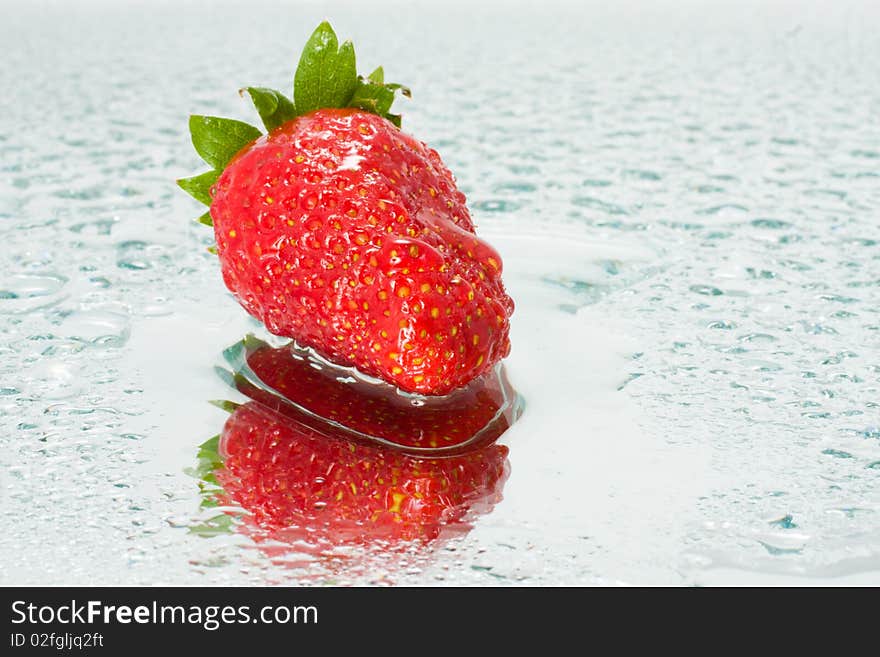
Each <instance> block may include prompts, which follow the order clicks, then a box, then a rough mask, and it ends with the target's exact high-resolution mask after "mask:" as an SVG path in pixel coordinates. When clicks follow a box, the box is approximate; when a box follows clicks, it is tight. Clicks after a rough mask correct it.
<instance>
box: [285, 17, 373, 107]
mask: <svg viewBox="0 0 880 657" xmlns="http://www.w3.org/2000/svg"><path fill="white" fill-rule="evenodd" d="M357 83H358V79H357V68H356V65H355V57H354V46H353V45H352V43H351V41H345V42H343V44H342V45H341V46H340V45H339V41H338V40H337V38H336V33H335V32H334V31H333V28H332V27H330V23H328V22H327V21H324V22H323V23H321V24H320V25H319V26H318V27H317V28H316V29H315V31H314V32H313V33H312V36H311V37H310V38H309V40H308V42H306V46H305V48H303V51H302V55H301V56H300V59H299V66H298V67H297V69H296V74H295V75H294V79H293V98H294V103H295V104H296V110H297V112H299V113H300V114H307V113H308V112H311V111H313V110H316V109H321V108H324V107H345V106H346V105H347V104H348V102H349V101H350V100H351V97H352V95H353V94H354V90H355V88H356V87H357Z"/></svg>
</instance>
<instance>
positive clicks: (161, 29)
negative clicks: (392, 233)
mask: <svg viewBox="0 0 880 657" xmlns="http://www.w3.org/2000/svg"><path fill="white" fill-rule="evenodd" d="M649 4H651V5H652V6H650V7H649V6H648V5H649ZM13 6H15V7H20V8H17V9H14V10H11V11H7V12H6V14H5V15H4V21H2V23H0V37H2V39H3V42H4V43H6V44H9V48H8V53H7V64H6V65H5V66H4V67H3V69H2V70H0V80H2V82H3V87H4V88H5V89H12V90H15V93H14V94H11V95H10V94H7V95H6V96H4V98H3V100H2V103H3V106H2V110H3V111H2V113H0V116H2V119H0V155H2V157H0V221H2V225H3V245H2V247H0V272H2V274H0V354H2V356H3V358H2V359H0V375H2V378H0V491H2V499H3V512H2V514H3V516H2V517H3V522H4V523H5V525H6V527H7V531H4V532H2V533H0V581H2V582H4V583H108V584H125V583H132V584H137V583H172V584H192V583H195V584H199V583H210V584H215V583H216V584H226V583H234V584H248V583H299V582H303V583H315V584H324V583H339V584H347V583H355V584H363V583H366V584H426V583H427V584H440V585H447V584H478V585H479V584H484V583H486V584H526V585H528V584H615V583H655V584H656V583H673V584H688V585H690V584H711V583H754V582H772V583H786V582H809V583H823V582H830V583H838V582H845V583H852V582H858V583H863V582H870V583H878V582H880V520H878V518H880V515H878V512H880V494H878V486H877V477H878V475H880V465H878V463H880V431H878V427H880V410H878V399H880V390H878V388H880V339H878V338H880V321H878V308H880V303H878V301H880V235H878V232H877V222H876V217H877V214H878V210H880V177H878V169H880V128H878V122H877V116H878V108H880V95H878V86H877V84H876V81H877V80H878V79H880V69H878V66H880V64H878V62H880V52H878V48H880V45H878V41H877V39H876V38H875V34H874V30H873V26H874V25H876V24H877V21H878V18H880V17H878V14H877V12H878V9H877V6H876V5H875V4H874V3H868V2H848V3H847V2H845V3H835V4H834V6H831V5H830V4H829V5H828V6H819V5H816V6H812V5H811V6H810V7H809V8H803V7H796V8H793V6H791V5H789V4H788V3H786V2H783V1H782V0H778V1H777V2H772V3H764V2H761V3H758V2H755V3H753V4H752V5H747V6H746V7H745V8H743V7H742V6H741V5H739V4H738V5H737V6H733V5H731V6H730V7H714V8H713V9H712V10H711V11H710V10H709V9H707V8H703V7H702V6H701V4H700V3H686V2H685V3H678V4H675V5H671V6H672V7H673V8H672V9H670V8H669V7H667V6H666V5H664V4H663V3H660V4H659V5H657V4H655V3H645V4H644V5H642V6H639V4H638V3H629V4H626V5H625V6H615V7H603V6H601V5H599V4H596V5H591V4H587V5H582V4H581V3H578V5H577V7H576V8H575V7H570V8H568V9H562V10H559V11H556V10H552V9H551V6H552V3H550V4H549V5H547V6H542V11H541V12H540V13H529V11H528V10H526V9H520V8H516V7H507V8H506V9H504V10H503V11H501V10H498V9H482V10H481V9H475V8H474V7H472V6H468V7H458V8H456V6H450V7H451V8H450V7H444V8H443V11H442V12H441V11H440V10H439V9H438V10H436V11H435V10H431V9H427V8H417V7H415V6H413V7H410V8H408V9H407V10H406V11H402V10H400V11H395V12H376V11H374V10H369V11H368V10H366V9H358V8H356V7H355V8H351V7H348V8H344V9H340V10H336V9H334V8H333V7H332V6H330V5H328V6H326V7H323V6H322V7H321V8H319V7H313V6H307V7H304V8H298V9H293V8H287V9H283V10H278V9H275V10H273V11H272V12H262V13H261V12H260V11H255V10H254V8H253V6H249V7H248V8H247V9H235V8H228V7H224V8H222V9H220V8H217V7H219V6H218V5H213V6H214V7H215V9H214V10H213V11H212V12H205V11H203V8H200V7H195V6H194V7H190V8H183V9H181V8H179V7H177V8H174V9H172V8H171V7H163V6H158V7H157V8H156V9H155V10H154V11H151V12H150V13H149V14H145V13H144V12H140V13H138V11H137V10H133V9H130V8H129V9H112V10H111V9H102V10H100V11H99V10H96V9H93V8H89V6H79V7H77V8H61V7H60V6H54V5H53V9H52V10H51V11H45V10H44V8H43V7H42V6H41V5H40V4H39V3H28V7H30V8H25V3H20V4H19V5H15V4H14V3H13ZM132 11H134V12H135V15H136V16H137V20H133V19H132V14H131V12H132ZM36 17H39V20H36ZM325 17H329V18H330V19H331V20H332V21H333V23H334V26H335V28H336V29H337V32H338V33H339V34H340V35H341V36H343V37H345V36H350V37H351V38H352V39H353V40H354V41H355V43H356V45H357V48H358V52H359V56H360V57H361V58H363V61H364V65H365V67H366V66H368V64H369V63H370V62H377V63H378V62H380V61H381V62H382V63H383V64H384V66H385V69H386V72H387V73H388V75H389V76H391V75H392V72H393V77H394V79H398V80H400V81H402V82H406V83H408V84H409V86H411V87H412V88H413V92H414V97H413V100H412V101H410V102H408V103H406V104H405V106H403V107H402V108H401V109H402V111H403V113H404V128H405V129H406V130H409V131H411V132H412V133H413V134H415V135H417V136H419V137H420V138H422V139H424V140H426V141H427V142H428V143H429V144H430V145H431V146H432V147H434V148H436V149H438V151H439V152H440V153H441V155H442V156H443V159H444V161H445V162H446V164H447V165H448V166H449V167H450V169H452V170H453V171H454V172H455V174H456V176H457V178H458V181H459V186H460V188H461V189H462V191H463V192H464V193H465V194H466V195H467V197H468V204H469V207H470V208H471V212H472V216H473V218H474V221H475V223H476V224H477V226H478V230H479V234H480V235H481V237H483V238H485V239H486V240H487V241H488V242H490V243H491V244H492V246H493V247H495V248H496V249H497V250H498V252H499V253H500V254H501V255H502V257H503V258H504V263H505V273H504V277H505V284H506V285H507V287H508V289H509V291H510V294H511V296H512V297H513V298H514V299H515V301H516V312H515V314H514V316H513V319H512V334H511V341H512V351H511V355H510V357H509V358H508V359H507V361H506V368H507V373H508V375H509V379H510V382H511V383H512V385H513V387H515V389H516V390H517V391H518V392H519V393H520V394H521V395H522V396H523V398H524V399H526V400H527V402H528V405H527V408H526V410H525V412H524V413H523V415H522V417H521V418H520V419H519V420H518V421H517V422H516V423H515V424H513V425H512V426H511V427H510V428H509V429H508V430H507V431H506V432H504V434H503V435H502V436H501V438H500V439H499V441H498V443H497V444H498V445H499V446H504V447H506V448H508V449H509V453H508V455H507V457H506V458H507V461H508V465H509V475H508V477H507V479H506V481H504V484H503V500H502V501H500V502H498V503H494V502H493V504H494V507H493V508H492V509H491V513H486V514H482V515H480V514H479V513H475V514H474V515H473V517H470V518H468V519H467V522H468V524H470V525H471V526H472V528H471V529H470V530H469V531H468V532H466V533H464V532H463V533H461V534H459V535H457V536H452V537H448V538H444V539H443V540H437V541H431V542H429V543H428V545H427V546H426V545H425V543H424V542H423V541H414V542H409V543H407V542H404V543H403V544H402V545H401V546H398V547H396V548H395V550H393V551H389V550H385V549H380V548H378V547H376V546H375V545H374V546H372V547H371V546H370V545H367V544H365V543H363V542H361V543H356V544H347V545H345V546H337V547H334V549H333V556H332V557H330V558H324V557H318V558H316V557H315V556H314V554H311V555H310V554H308V553H307V552H305V551H301V550H294V551H292V552H291V551H290V550H289V544H288V543H285V542H284V541H282V540H276V539H275V538H269V537H267V536H266V535H265V534H262V533H260V532H261V531H262V529H261V530H260V532H256V533H253V532H248V531H244V529H245V528H247V527H249V526H251V525H249V524H248V521H247V518H250V517H251V516H250V515H249V514H247V513H244V514H242V513H241V509H242V508H243V507H244V505H243V504H242V503H240V502H236V501H235V500H231V503H230V505H229V506H228V507H227V506H223V507H221V508H220V510H218V509H217V507H216V506H211V505H210V504H209V505H208V506H203V503H204V501H205V500H206V499H207V498H208V497H210V495H209V493H208V492H207V491H204V492H202V491H200V489H199V482H200V481H201V480H200V479H199V478H198V477H193V476H192V475H191V474H188V473H187V472H186V470H188V469H192V468H196V469H197V467H198V466H197V465H196V463H197V461H198V457H197V454H198V453H199V450H200V448H199V446H200V445H201V444H203V443H204V441H205V440H206V439H207V438H208V437H210V436H212V435H214V434H217V433H218V432H219V431H220V430H221V428H222V427H223V426H224V423H225V422H227V421H228V419H229V417H230V416H229V413H228V412H226V411H224V410H222V409H218V408H216V407H213V406H211V405H209V404H207V403H206V401H205V400H208V399H231V400H232V401H234V402H236V403H240V404H241V403H245V404H246V400H247V398H246V397H245V396H244V395H240V396H235V394H233V395H230V392H231V391H230V388H229V386H228V385H227V383H226V382H224V381H223V380H221V379H220V378H219V377H218V376H217V373H216V372H215V370H214V368H215V366H216V365H218V358H220V354H222V352H223V351H224V349H226V348H227V347H228V346H229V345H230V343H232V342H233V341H235V340H238V339H240V338H241V337H242V336H244V335H246V334H247V333H255V334H256V335H257V336H258V337H260V338H261V339H263V340H266V341H267V342H269V344H270V345H271V347H272V348H273V349H275V348H280V347H282V346H283V342H280V341H277V342H276V341H274V340H273V339H271V337H270V336H268V335H266V334H265V333H262V332H261V327H259V326H256V325H255V324H254V323H253V322H251V321H250V320H249V319H248V318H247V317H246V316H245V314H244V313H243V311H242V310H241V309H240V307H239V306H238V304H237V303H236V302H235V301H234V300H233V299H232V298H231V297H230V296H229V295H228V293H227V292H226V290H225V289H224V287H223V284H222V281H221V280H220V275H219V270H218V265H217V261H216V259H215V258H214V256H212V255H211V254H210V253H208V252H207V251H206V248H207V247H208V246H209V245H210V244H211V241H212V235H211V234H210V230H208V229H206V228H204V227H203V226H199V225H197V224H194V223H191V221H190V218H191V217H192V216H194V213H195V210H197V208H196V207H195V204H194V203H193V202H191V201H190V200H189V199H188V198H187V197H186V196H185V195H184V194H182V193H181V192H179V190H177V189H176V187H175V186H174V184H173V181H174V179H175V178H178V177H180V176H185V175H191V174H193V173H196V172H197V171H198V170H199V169H198V163H197V161H196V156H195V155H194V154H192V150H191V146H190V144H189V143H188V140H187V135H186V116H187V115H188V114H189V113H191V112H201V113H205V114H218V115H224V116H231V117H237V118H241V119H251V118H253V117H252V115H250V114H249V113H248V112H249V110H248V108H247V106H246V103H245V102H244V101H242V100H241V99H239V98H238V96H237V95H236V93H235V90H236V89H237V88H238V87H240V86H244V85H246V84H266V85H269V86H277V87H279V88H287V86H288V85H287V82H286V80H287V76H289V69H290V62H291V58H292V57H293V56H294V55H293V53H295V52H298V49H299V47H300V46H301V44H302V42H303V40H304V39H305V37H306V36H307V35H308V33H309V31H310V30H311V29H312V28H313V27H314V25H316V24H317V23H318V21H319V20H321V19H322V18H325ZM195 24H198V25H200V26H201V27H202V28H203V29H199V30H198V31H194V30H193V29H192V25H195ZM37 26H38V27H39V29H37ZM160 43H161V44H164V45H163V46H162V47H156V44H160ZM451 43H454V44H455V47H450V44H451ZM254 44H259V48H256V49H255V47H254ZM413 44H418V46H417V48H414V47H413ZM267 52H271V53H279V55H278V56H277V57H274V56H272V57H270V56H269V55H267ZM218 53H222V54H218ZM227 53H232V55H230V56H228V57H227V56H226V54H227ZM284 53H289V55H287V56H285V55H284ZM267 66H268V67H269V68H267ZM438 81H440V82H438ZM224 94H226V95H224ZM47 98H51V99H52V101H51V106H52V107H53V108H54V110H53V112H51V113H50V115H48V116H47V115H46V114H45V113H42V112H40V113H37V112H35V109H34V108H36V107H44V106H45V104H46V103H45V99H47ZM224 367H225V368H226V369H228V370H230V371H232V370H234V368H232V367H231V366H229V364H228V363H226V364H225V365H224ZM252 369H253V368H252ZM252 383H253V382H252ZM269 385H270V387H274V386H271V382H269ZM411 435H416V434H411ZM443 435H445V434H443ZM443 435H438V436H436V437H439V438H440V439H442V438H443ZM253 440H257V436H256V435H255V436H253ZM452 442H454V441H452ZM238 444H240V445H246V444H248V443H247V442H244V441H243V442H239V443H238ZM203 456H205V457H206V459H207V460H209V461H210V458H211V457H210V456H209V452H208V453H206V454H203ZM242 467H244V466H242ZM212 471H213V469H212ZM247 471H248V472H250V471H251V470H247ZM242 472H245V470H242ZM261 472H262V474H260V476H261V477H264V480H265V481H271V480H272V474H271V472H269V471H261ZM255 476H256V475H255ZM498 481H501V478H500V477H499V478H498ZM242 499H244V498H242ZM227 501H228V500H227ZM476 506H479V505H476ZM255 508H256V507H255ZM227 510H228V511H230V513H227V512H226V511H227ZM218 516H223V517H229V518H231V519H232V520H231V521H230V522H231V523H232V524H231V525H229V527H226V528H224V527H223V526H221V527H219V529H218V530H217V531H211V527H213V526H214V524H216V522H217V521H216V520H215V519H216V518H217V517H218ZM221 525H223V523H221ZM200 526H201V527H207V529H206V530H205V531H198V528H199V527H200ZM226 529H232V531H226ZM240 529H241V530H240ZM325 553H326V551H325ZM288 557H289V558H288Z"/></svg>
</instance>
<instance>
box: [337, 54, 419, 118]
mask: <svg viewBox="0 0 880 657" xmlns="http://www.w3.org/2000/svg"><path fill="white" fill-rule="evenodd" d="M398 91H399V92H400V93H401V94H402V95H404V96H406V97H407V98H409V97H410V96H411V95H412V93H411V92H410V90H409V88H408V87H404V86H403V85H400V84H394V83H389V84H385V71H384V70H383V69H382V67H381V66H380V67H379V68H377V69H376V70H375V71H373V72H372V73H370V75H368V76H367V79H366V80H364V79H363V78H358V84H357V87H356V88H355V90H354V94H353V95H352V97H351V100H350V101H349V103H348V106H349V107H357V108H358V109H362V110H365V111H367V112H372V113H373V114H378V115H379V116H383V117H385V118H386V119H388V120H389V121H391V122H392V123H393V124H394V125H396V126H397V127H398V128H399V127H400V115H399V114H391V113H389V110H390V109H391V105H392V103H393V102H394V96H395V94H396V93H397V92H398Z"/></svg>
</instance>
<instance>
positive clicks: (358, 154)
mask: <svg viewBox="0 0 880 657" xmlns="http://www.w3.org/2000/svg"><path fill="white" fill-rule="evenodd" d="M384 77H385V76H384V72H383V69H382V68H381V67H379V68H377V69H376V70H375V71H373V72H372V73H371V74H369V75H368V76H366V77H363V76H359V75H358V74H357V72H356V66H355V54H354V47H353V46H352V44H351V42H349V41H346V42H344V43H342V44H339V42H338V40H337V37H336V34H335V33H334V31H333V29H332V28H331V27H330V25H329V24H328V23H326V22H325V23H322V24H321V25H319V26H318V28H317V29H316V30H315V31H314V33H313V34H312V36H311V38H310V39H309V41H308V42H307V44H306V46H305V48H304V50H303V52H302V56H301V58H300V60H299V66H298V68H297V70H296V74H295V76H294V83H293V95H292V97H291V96H287V95H286V94H284V93H282V92H280V91H276V90H273V89H266V88H262V87H247V88H246V89H245V90H244V91H245V92H246V93H247V94H248V95H249V96H250V98H251V100H252V101H253V103H254V105H255V107H256V109H257V112H258V114H259V115H260V118H261V119H262V122H263V125H264V126H265V129H266V131H267V132H266V134H262V133H261V131H260V130H258V129H257V128H255V127H253V126H250V125H248V124H246V123H242V122H240V121H236V120H233V119H226V118H219V117H211V116H192V117H191V118H190V123H189V125H190V131H191V133H192V142H193V145H194V146H195V149H196V151H197V152H198V154H199V155H200V156H201V157H202V158H203V159H204V160H205V162H206V163H207V164H208V166H209V167H210V170H209V171H207V172H205V173H203V174H200V175H197V176H195V177H192V178H186V179H182V180H179V181H178V184H179V185H180V187H182V188H183V189H184V190H185V191H187V192H188V193H189V194H191V195H192V196H193V197H194V198H196V200H198V201H200V202H202V203H204V204H205V205H208V206H210V209H209V211H208V212H206V213H205V214H203V215H202V216H201V218H200V221H202V223H205V224H207V225H211V226H213V229H214V237H215V241H216V252H217V254H218V256H219V260H220V266H221V271H222V275H223V280H224V282H225V283H226V286H227V287H228V288H229V290H230V291H231V292H232V293H233V295H234V296H235V297H236V299H237V300H238V301H239V303H240V304H241V305H242V306H243V307H244V308H245V309H246V310H247V311H248V312H249V313H250V314H251V315H253V316H254V317H256V318H257V319H259V320H260V321H261V322H263V324H265V326H266V327H267V328H268V330H269V331H270V332H272V333H273V334H276V335H280V336H286V337H290V338H293V339H294V340H295V341H296V342H297V343H298V344H299V345H302V346H304V347H309V348H312V349H314V350H315V351H316V352H318V353H319V354H320V355H322V356H323V357H325V358H326V359H328V360H330V361H333V362H335V363H338V364H341V365H346V366H354V367H356V368H357V369H358V370H360V371H361V372H363V373H365V374H368V375H371V376H375V377H378V378H380V379H382V380H384V381H387V382H389V383H391V384H393V385H395V386H397V387H398V388H399V389H400V390H402V391H405V392H410V393H418V394H421V395H434V396H439V395H447V394H449V393H450V392H452V391H454V390H456V389H458V388H461V387H463V386H466V385H467V384H468V383H470V382H471V381H473V380H474V379H476V378H477V377H479V376H480V375H482V374H484V373H486V372H488V371H489V370H490V369H491V368H492V367H493V366H494V365H495V364H496V363H498V361H500V360H501V359H502V358H504V357H505V356H507V354H508V353H509V351H510V340H509V328H510V323H509V320H510V315H511V313H512V312H513V301H512V300H511V298H510V297H509V296H508V294H507V292H506V291H505V288H504V285H503V283H502V280H501V271H502V262H501V257H500V256H499V255H498V253H497V252H496V251H495V250H494V249H493V248H492V247H491V246H490V245H488V244H487V243H486V242H484V241H483V240H481V239H480V238H478V237H477V236H476V234H475V231H474V225H473V222H472V221H471V217H470V214H469V212H468V209H467V207H466V205H465V198H464V195H463V194H462V193H461V192H460V191H459V190H458V189H457V187H456V184H455V180H454V178H453V175H452V173H451V172H450V171H449V169H448V168H447V167H446V166H445V165H444V164H443V162H442V161H441V159H440V156H439V155H438V154H437V152H436V151H435V150H434V149H432V148H430V147H428V146H427V145H425V144H424V143H423V142H421V141H419V140H417V139H415V138H414V137H412V136H410V135H408V134H406V133H404V132H402V131H401V129H400V125H401V119H400V116H399V115H397V114H392V113H391V106H392V104H393V102H394V100H395V97H396V95H397V94H398V93H401V94H403V95H407V96H408V95H409V90H408V89H407V88H405V87H403V86H401V85H398V84H389V83H386V82H385V79H384Z"/></svg>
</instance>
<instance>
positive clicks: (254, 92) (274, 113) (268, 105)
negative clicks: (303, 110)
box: [242, 87, 297, 132]
mask: <svg viewBox="0 0 880 657" xmlns="http://www.w3.org/2000/svg"><path fill="white" fill-rule="evenodd" d="M242 91H245V90H242ZM246 91H247V92H248V93H249V94H250V96H251V100H252V101H254V107H256V108H257V112H259V114H260V118H261V119H262V120H263V125H264V126H266V130H268V131H269V132H271V131H272V130H274V129H275V128H277V127H278V126H280V125H281V124H282V123H286V122H288V121H290V120H291V119H294V118H296V116H297V114H296V108H295V107H294V105H293V101H292V100H290V98H288V97H287V96H285V95H284V94H283V93H281V92H280V91H275V90H274V89H266V88H264V87H248V88H247V89H246Z"/></svg>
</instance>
